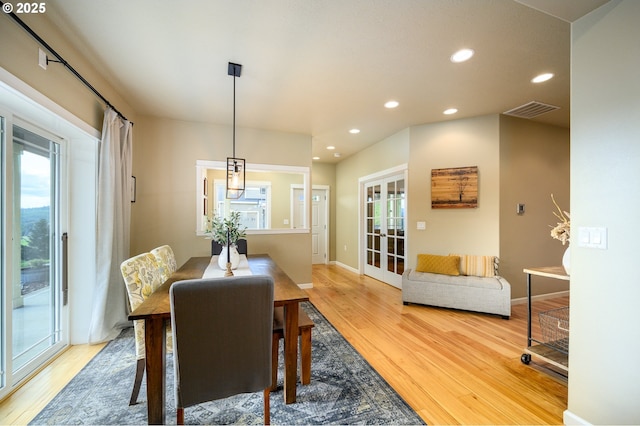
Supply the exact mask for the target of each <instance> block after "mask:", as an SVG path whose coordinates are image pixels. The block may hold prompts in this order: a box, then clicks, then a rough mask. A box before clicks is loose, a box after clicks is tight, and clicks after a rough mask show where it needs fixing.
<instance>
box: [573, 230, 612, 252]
mask: <svg viewBox="0 0 640 426" xmlns="http://www.w3.org/2000/svg"><path fill="white" fill-rule="evenodd" d="M578 247H586V248H597V249H601V250H606V249H607V228H604V227H586V226H581V227H579V228H578Z"/></svg>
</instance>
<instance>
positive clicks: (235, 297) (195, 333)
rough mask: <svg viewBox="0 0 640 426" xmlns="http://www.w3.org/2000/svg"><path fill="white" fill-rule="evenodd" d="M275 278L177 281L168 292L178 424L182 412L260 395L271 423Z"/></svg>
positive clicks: (258, 276) (249, 277)
mask: <svg viewBox="0 0 640 426" xmlns="http://www.w3.org/2000/svg"><path fill="white" fill-rule="evenodd" d="M273 289H274V283H273V278H272V277H270V276H268V275H251V276H238V277H228V278H211V279H197V280H185V281H178V282H176V283H174V284H173V286H172V287H171V290H170V300H171V325H172V330H173V345H174V346H173V353H174V370H175V380H176V384H175V397H176V408H177V421H178V423H179V424H183V423H184V409H185V408H186V407H190V406H193V405H196V404H200V403H202V402H206V401H212V400H216V399H221V398H226V397H229V396H232V395H236V394H239V393H246V392H257V391H259V390H262V391H263V392H264V394H263V397H264V421H265V424H269V422H270V413H269V396H270V387H271V339H272V331H273V330H272V326H273Z"/></svg>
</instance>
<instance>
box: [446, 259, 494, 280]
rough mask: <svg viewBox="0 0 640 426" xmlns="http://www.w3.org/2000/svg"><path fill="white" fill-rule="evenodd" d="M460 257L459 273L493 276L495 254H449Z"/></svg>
mask: <svg viewBox="0 0 640 426" xmlns="http://www.w3.org/2000/svg"><path fill="white" fill-rule="evenodd" d="M449 256H459V257H460V274H462V275H474V276H476V277H495V276H496V265H495V263H496V262H495V258H496V257H495V256H472V255H467V254H450V255H449Z"/></svg>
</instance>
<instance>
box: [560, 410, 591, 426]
mask: <svg viewBox="0 0 640 426" xmlns="http://www.w3.org/2000/svg"><path fill="white" fill-rule="evenodd" d="M562 422H563V423H564V424H565V425H569V426H578V425H590V424H591V423H589V422H588V421H586V420H585V419H583V418H582V417H580V416H577V415H575V414H574V413H572V412H571V411H569V410H564V412H563V413H562Z"/></svg>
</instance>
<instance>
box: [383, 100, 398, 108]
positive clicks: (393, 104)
mask: <svg viewBox="0 0 640 426" xmlns="http://www.w3.org/2000/svg"><path fill="white" fill-rule="evenodd" d="M398 105H400V103H399V102H398V101H388V102H386V103H385V104H384V107H385V108H395V107H397V106H398Z"/></svg>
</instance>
